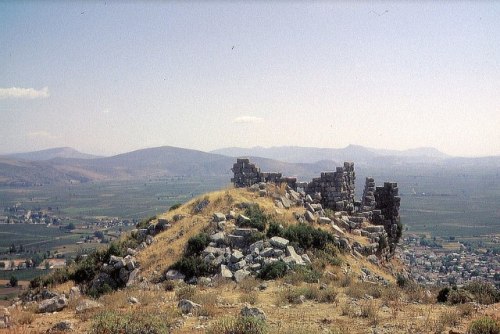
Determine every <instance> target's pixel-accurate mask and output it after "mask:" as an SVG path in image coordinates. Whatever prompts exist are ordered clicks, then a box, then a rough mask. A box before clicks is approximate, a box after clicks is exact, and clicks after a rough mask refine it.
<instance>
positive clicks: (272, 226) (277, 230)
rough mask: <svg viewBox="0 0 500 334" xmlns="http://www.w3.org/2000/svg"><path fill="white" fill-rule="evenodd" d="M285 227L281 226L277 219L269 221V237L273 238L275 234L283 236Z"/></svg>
mask: <svg viewBox="0 0 500 334" xmlns="http://www.w3.org/2000/svg"><path fill="white" fill-rule="evenodd" d="M283 230H284V229H283V227H281V226H280V224H279V223H278V222H276V221H272V222H270V223H269V228H268V229H267V233H266V235H267V237H268V238H272V237H275V236H282V235H283Z"/></svg>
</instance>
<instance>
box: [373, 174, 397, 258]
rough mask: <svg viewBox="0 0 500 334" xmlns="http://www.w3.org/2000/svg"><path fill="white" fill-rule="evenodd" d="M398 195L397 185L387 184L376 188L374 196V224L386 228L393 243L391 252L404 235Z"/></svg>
mask: <svg viewBox="0 0 500 334" xmlns="http://www.w3.org/2000/svg"><path fill="white" fill-rule="evenodd" d="M398 195H399V192H398V184H397V183H394V182H385V183H384V186H383V187H376V189H375V194H374V197H375V209H374V210H372V211H371V212H372V222H373V224H375V225H383V226H384V228H385V231H386V232H387V235H388V236H389V240H390V241H391V244H390V246H391V251H392V250H393V247H395V243H396V242H397V241H398V240H399V238H400V237H401V233H402V225H401V223H400V216H399V206H400V204H401V197H399V196H398Z"/></svg>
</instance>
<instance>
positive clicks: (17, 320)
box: [11, 309, 35, 325]
mask: <svg viewBox="0 0 500 334" xmlns="http://www.w3.org/2000/svg"><path fill="white" fill-rule="evenodd" d="M11 318H12V323H14V324H16V325H30V324H32V323H33V321H35V313H34V312H33V311H24V310H17V309H16V310H15V311H14V312H12V315H11Z"/></svg>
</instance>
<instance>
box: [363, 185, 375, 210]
mask: <svg viewBox="0 0 500 334" xmlns="http://www.w3.org/2000/svg"><path fill="white" fill-rule="evenodd" d="M375 205H376V202H375V180H374V179H373V177H367V178H366V180H365V188H364V190H363V198H362V199H361V211H365V212H366V211H371V210H373V209H375Z"/></svg>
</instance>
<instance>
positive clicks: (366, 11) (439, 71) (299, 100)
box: [0, 1, 500, 156]
mask: <svg viewBox="0 0 500 334" xmlns="http://www.w3.org/2000/svg"><path fill="white" fill-rule="evenodd" d="M499 14H500V2H494V1H491V2H441V3H438V4H436V3H434V2H431V1H428V2H416V1H415V2H374V3H371V2H356V3H355V2H328V1H321V2H293V1H292V2H285V1H278V2H264V1H255V2H229V1H222V2H187V3H183V2H162V1H149V2H148V1H145V2H134V1H129V2H126V3H118V2H114V1H86V2H78V1H71V2H62V1H53V2H45V1H0V119H1V120H2V121H1V122H0V153H8V152H19V151H30V150H38V149H44V148H49V147H56V146H71V147H74V148H76V149H78V150H80V151H83V152H87V153H96V154H114V153H121V152H127V151H130V150H134V149H140V148H145V147H154V146H161V145H171V146H179V147H185V148H194V149H200V150H211V149H216V148H221V147H226V146H243V147H252V146H257V145H260V146H281V145H298V146H318V147H344V146H346V145H348V144H358V145H364V146H369V147H376V148H388V149H406V148H414V147H420V146H433V147H436V148H438V149H440V150H442V151H444V152H446V153H449V154H452V155H462V156H482V155H498V154H500V131H499V130H500V98H499V97H498V92H500V70H499V68H500V66H499V60H500V20H499V17H500V15H499Z"/></svg>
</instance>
